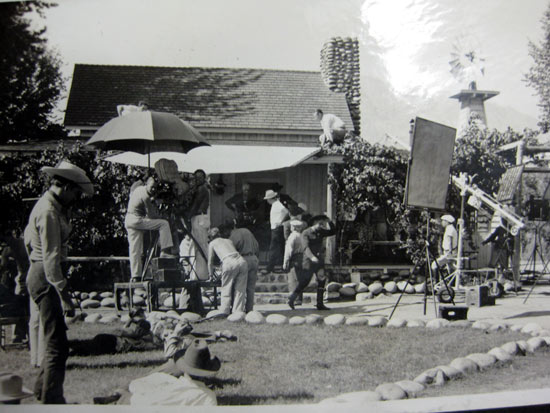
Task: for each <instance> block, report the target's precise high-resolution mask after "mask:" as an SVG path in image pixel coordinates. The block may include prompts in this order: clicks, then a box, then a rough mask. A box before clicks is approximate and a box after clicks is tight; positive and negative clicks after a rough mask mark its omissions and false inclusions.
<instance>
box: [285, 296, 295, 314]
mask: <svg viewBox="0 0 550 413" xmlns="http://www.w3.org/2000/svg"><path fill="white" fill-rule="evenodd" d="M294 300H296V294H294V293H292V294H290V295H289V296H288V302H287V304H288V306H289V307H290V308H292V309H293V310H294Z"/></svg>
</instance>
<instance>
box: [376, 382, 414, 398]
mask: <svg viewBox="0 0 550 413" xmlns="http://www.w3.org/2000/svg"><path fill="white" fill-rule="evenodd" d="M375 391H376V393H378V394H380V396H381V397H382V400H401V399H406V398H407V393H406V392H405V390H403V389H402V388H401V387H399V386H398V385H397V384H395V383H383V384H380V385H378V386H377V387H376V389H375Z"/></svg>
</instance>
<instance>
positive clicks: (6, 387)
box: [0, 372, 33, 402]
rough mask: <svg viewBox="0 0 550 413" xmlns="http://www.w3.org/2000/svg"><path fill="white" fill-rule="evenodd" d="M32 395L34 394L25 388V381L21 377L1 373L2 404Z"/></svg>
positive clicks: (0, 394) (0, 400) (0, 395)
mask: <svg viewBox="0 0 550 413" xmlns="http://www.w3.org/2000/svg"><path fill="white" fill-rule="evenodd" d="M32 395H33V392H31V391H30V390H29V389H27V388H26V387H23V379H22V378H21V377H20V376H18V375H16V374H11V373H7V372H2V373H0V402H7V401H13V400H20V399H24V398H27V397H31V396H32Z"/></svg>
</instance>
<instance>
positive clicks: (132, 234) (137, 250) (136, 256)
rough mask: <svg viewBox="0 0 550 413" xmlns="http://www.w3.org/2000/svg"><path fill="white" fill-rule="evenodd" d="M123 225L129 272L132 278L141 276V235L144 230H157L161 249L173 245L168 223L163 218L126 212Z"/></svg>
mask: <svg viewBox="0 0 550 413" xmlns="http://www.w3.org/2000/svg"><path fill="white" fill-rule="evenodd" d="M124 226H125V227H126V231H128V245H129V258H130V273H131V274H132V278H139V277H141V273H142V272H143V262H142V259H141V255H142V254H143V235H144V231H158V232H159V244H160V248H161V249H165V248H170V247H172V246H173V245H174V242H173V240H172V233H171V232H170V224H169V223H168V221H166V220H165V219H151V218H144V217H138V216H136V215H132V214H128V215H126V219H125V220H124Z"/></svg>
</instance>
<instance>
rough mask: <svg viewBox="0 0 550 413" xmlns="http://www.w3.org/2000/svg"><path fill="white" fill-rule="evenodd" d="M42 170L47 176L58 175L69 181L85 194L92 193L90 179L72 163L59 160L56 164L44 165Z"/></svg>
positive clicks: (92, 188) (92, 186)
mask: <svg viewBox="0 0 550 413" xmlns="http://www.w3.org/2000/svg"><path fill="white" fill-rule="evenodd" d="M42 172H45V173H46V174H48V175H49V176H60V177H61V178H65V179H67V180H68V181H71V182H73V183H75V184H77V185H78V186H80V188H81V189H82V192H84V193H85V194H87V195H93V194H94V185H93V184H92V182H91V181H90V179H89V178H88V177H87V176H86V172H84V170H83V169H81V168H79V167H78V166H76V165H73V164H72V163H69V162H67V161H61V162H60V163H59V164H58V165H57V166H55V167H54V166H44V167H42Z"/></svg>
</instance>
